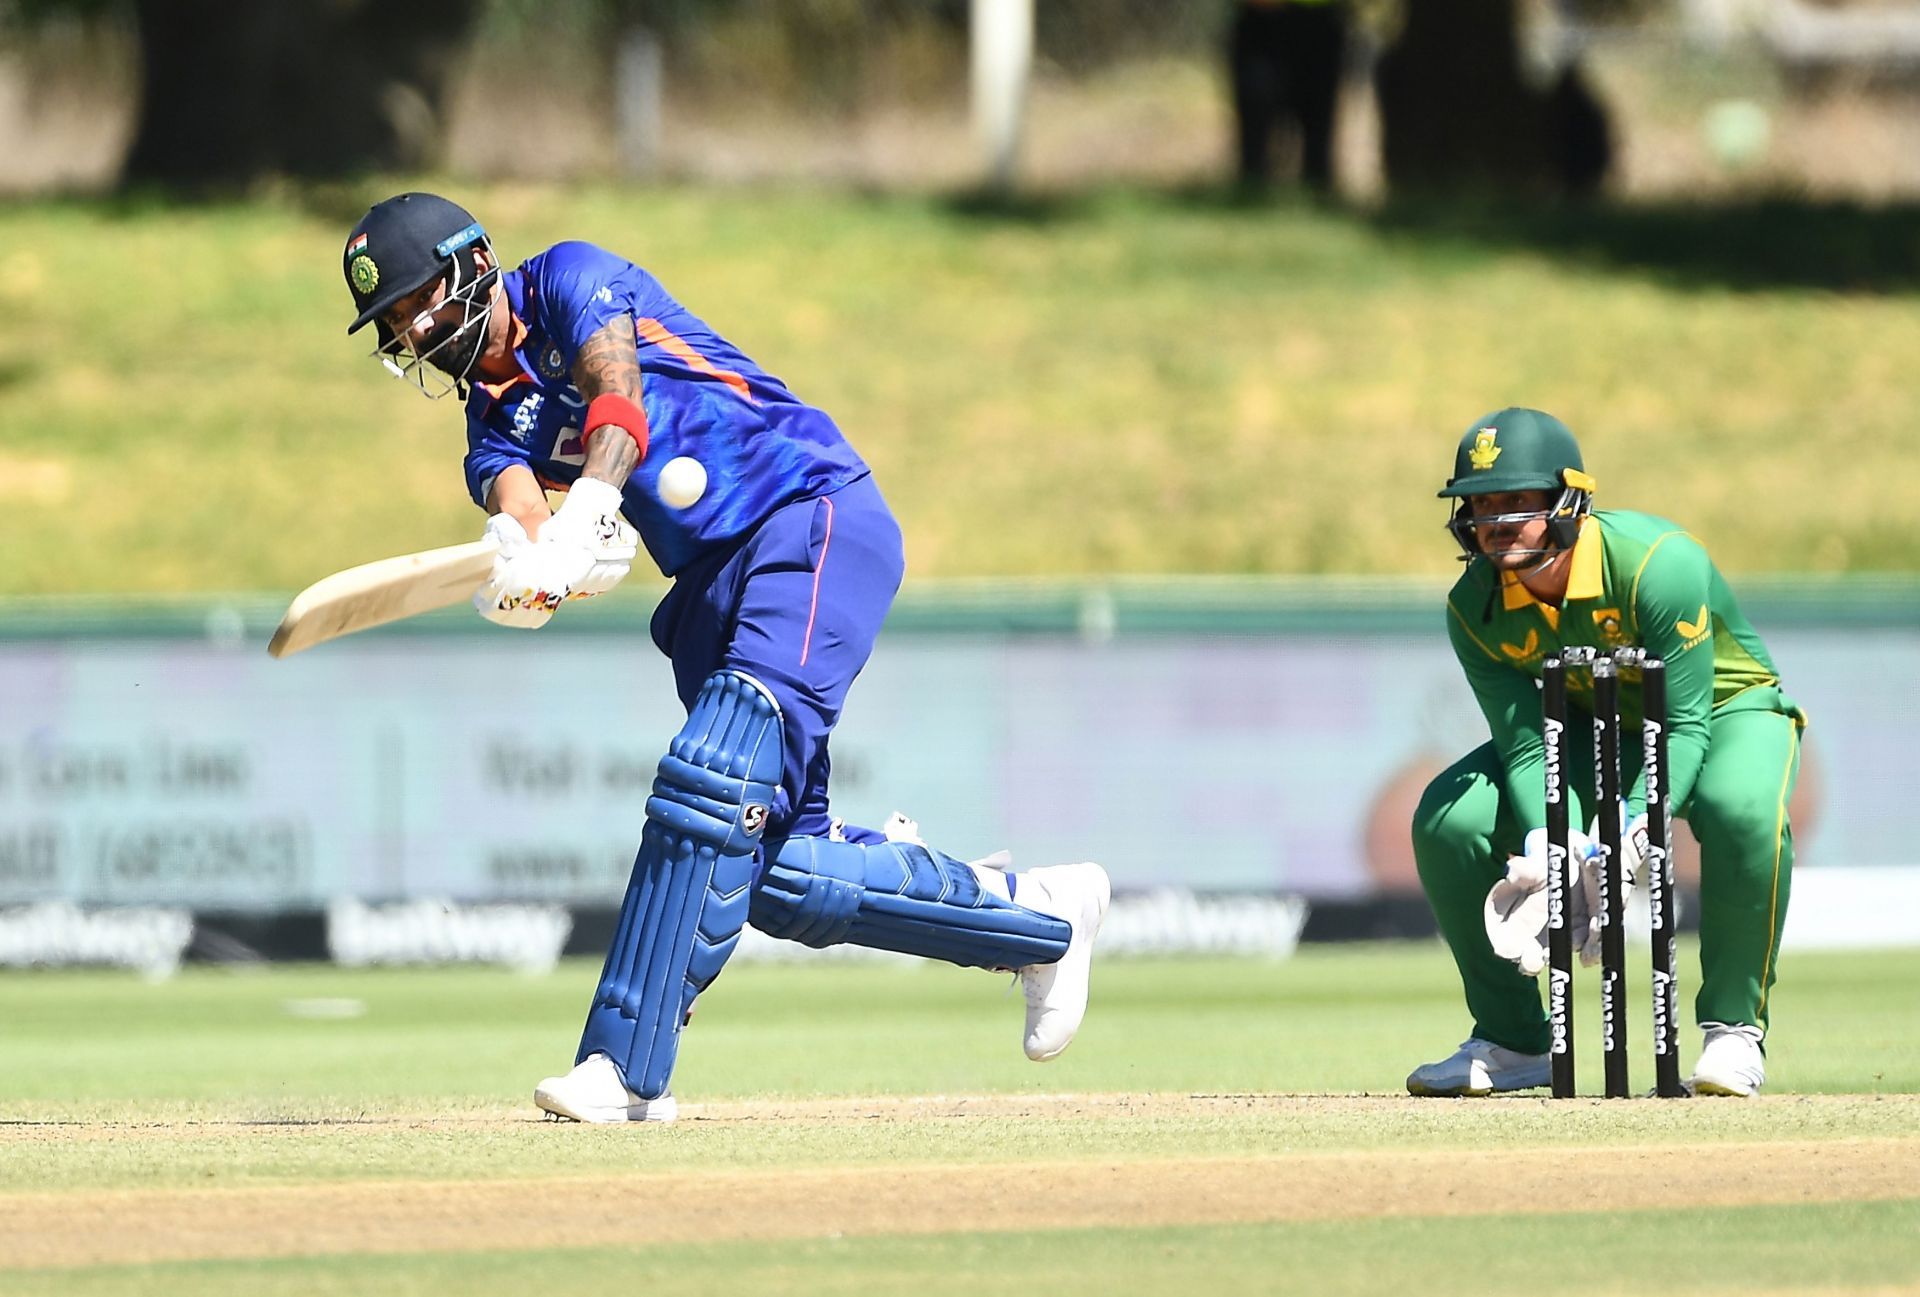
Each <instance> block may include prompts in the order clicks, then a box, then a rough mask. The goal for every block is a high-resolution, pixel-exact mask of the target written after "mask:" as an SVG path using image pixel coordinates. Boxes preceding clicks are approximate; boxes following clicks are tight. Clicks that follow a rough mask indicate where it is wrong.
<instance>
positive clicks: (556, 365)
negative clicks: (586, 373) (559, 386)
mask: <svg viewBox="0 0 1920 1297" xmlns="http://www.w3.org/2000/svg"><path fill="white" fill-rule="evenodd" d="M540 372H541V373H542V374H545V375H546V376H547V377H548V378H559V377H560V376H562V375H563V374H565V373H566V372H567V357H566V355H565V353H563V352H562V351H561V350H560V344H559V343H557V342H556V343H551V344H549V345H548V347H547V349H546V350H545V351H543V352H541V353H540Z"/></svg>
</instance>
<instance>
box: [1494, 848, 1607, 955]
mask: <svg viewBox="0 0 1920 1297" xmlns="http://www.w3.org/2000/svg"><path fill="white" fill-rule="evenodd" d="M1567 851H1568V854H1570V855H1571V856H1572V857H1573V859H1574V861H1575V862H1576V863H1577V864H1579V865H1580V867H1581V875H1580V876H1581V878H1582V880H1583V882H1584V880H1585V878H1586V862H1587V861H1588V860H1589V859H1591V858H1592V856H1593V855H1594V854H1595V852H1594V846H1593V843H1592V842H1591V841H1589V840H1588V838H1587V836H1586V835H1585V834H1584V833H1581V832H1579V831H1577V830H1576V831H1574V832H1571V833H1569V834H1568V835H1567ZM1582 890H1583V888H1580V887H1576V888H1574V889H1573V895H1572V896H1569V897H1568V898H1567V904H1568V906H1569V908H1570V910H1571V913H1570V914H1569V915H1568V918H1569V921H1570V922H1571V923H1572V924H1573V932H1574V934H1575V936H1576V937H1578V936H1580V935H1581V934H1582V933H1584V932H1585V931H1586V926H1585V925H1586V920H1585V919H1583V918H1582V917H1581V910H1582V908H1583V907H1582V904H1581V900H1582V898H1581V892H1582ZM1547 899H1548V898H1547V831H1546V830H1545V829H1534V830H1533V831H1532V832H1530V833H1528V834H1527V840H1526V846H1525V849H1524V850H1523V852H1522V854H1520V855H1517V856H1508V857H1507V876H1506V877H1505V878H1503V879H1501V880H1500V881H1499V882H1497V883H1495V884H1494V885H1493V887H1492V888H1491V889H1490V890H1489V891H1488V892H1487V903H1486V907H1485V909H1484V912H1483V919H1484V921H1485V923H1486V928H1487V942H1488V944H1490V945H1491V946H1492V947H1493V953H1494V954H1496V955H1498V956H1500V957H1501V958H1502V959H1508V960H1512V961H1513V963H1514V964H1516V965H1517V966H1518V967H1519V969H1520V971H1521V972H1523V973H1525V974H1526V975H1527V976H1528V977H1537V976H1539V974H1540V970H1541V969H1543V968H1545V967H1546V966H1547V917H1548V916H1547ZM1598 949H1599V948H1598V947H1597V946H1596V947H1595V950H1596V951H1597V950H1598Z"/></svg>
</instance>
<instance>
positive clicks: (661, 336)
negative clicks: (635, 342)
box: [633, 320, 753, 401]
mask: <svg viewBox="0 0 1920 1297" xmlns="http://www.w3.org/2000/svg"><path fill="white" fill-rule="evenodd" d="M633 327H634V328H635V329H636V330H637V331H638V332H639V334H640V336H641V337H643V338H645V339H646V340H647V341H648V342H651V343H652V344H653V345H654V346H656V347H658V348H660V349H661V350H662V351H664V352H666V353H667V354H668V355H670V356H673V357H674V358H675V359H677V360H680V361H682V362H683V363H685V364H687V365H690V366H692V367H693V368H694V369H697V370H699V371H700V372H701V373H702V374H711V375H713V377H715V378H717V379H719V380H720V381H721V382H723V383H725V384H726V385H727V386H728V387H731V388H732V389H733V390H734V391H736V392H738V393H740V395H742V396H744V397H746V398H747V400H749V401H751V400H753V393H752V391H750V390H749V389H748V387H747V380H746V379H744V378H742V377H741V376H740V375H739V374H736V373H735V372H734V371H732V370H731V369H721V368H720V367H719V366H717V365H715V364H714V363H713V362H712V361H711V360H708V359H707V358H706V357H705V356H703V355H701V354H700V353H699V352H697V351H695V350H694V349H693V348H692V347H690V346H688V345H687V342H686V339H684V338H682V337H681V336H680V335H679V334H677V333H675V332H674V331H673V330H672V329H669V328H668V327H667V326H666V325H664V324H662V323H660V321H658V320H635V321H634V322H633Z"/></svg>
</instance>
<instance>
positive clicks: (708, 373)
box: [465, 243, 867, 576]
mask: <svg viewBox="0 0 1920 1297" xmlns="http://www.w3.org/2000/svg"><path fill="white" fill-rule="evenodd" d="M501 282H502V284H503V285H504V286H505V288H506V293H507V300H508V302H509V303H510V304H511V306H512V309H513V317H514V318H513V337H514V339H515V341H514V358H515V359H516V360H517V361H519V363H520V371H521V372H520V374H519V376H517V377H515V378H512V379H510V380H508V381H507V382H505V383H499V384H493V383H477V384H475V385H474V387H473V390H472V392H471V393H470V394H469V396H468V397H467V456H466V464H465V467H466V476H467V490H468V491H469V492H470V493H471V494H472V496H473V499H474V502H475V503H476V504H480V505H483V506H484V505H485V504H486V499H487V493H488V492H489V491H490V490H492V488H493V483H494V480H495V479H496V478H498V477H499V476H500V474H501V472H502V471H503V470H505V469H506V468H507V467H508V466H509V465H512V464H524V465H526V466H527V467H528V468H530V469H532V470H533V473H534V475H535V476H536V477H538V478H539V479H540V480H541V481H542V482H543V483H545V484H546V485H548V486H550V487H555V488H562V489H563V488H565V487H567V486H570V485H572V483H573V482H574V480H575V479H576V478H578V477H579V476H580V469H581V467H582V466H583V465H584V464H585V463H586V457H587V452H586V447H585V446H584V445H583V444H582V439H581V428H580V425H581V422H582V421H583V420H584V419H585V418H586V413H587V403H586V400H585V399H584V398H583V397H582V396H581V395H580V393H579V391H578V390H577V389H576V388H575V387H574V385H573V382H572V379H571V378H570V376H569V375H570V374H571V372H572V369H573V362H574V358H575V356H576V355H577V354H578V353H579V350H580V347H581V344H583V343H584V342H585V341H586V340H587V339H588V338H589V337H591V336H592V335H593V334H594V333H596V332H598V331H599V330H600V329H601V328H603V327H605V326H606V324H607V322H608V321H609V320H612V319H614V318H616V317H618V316H623V315H624V316H627V317H628V318H630V319H631V320H632V321H633V327H634V343H635V346H636V348H637V349H638V352H639V358H640V373H641V392H642V399H641V405H642V407H643V408H644V409H645V411H646V416H647V441H648V444H647V454H646V457H645V458H644V459H643V460H642V461H641V462H640V464H639V466H638V467H636V468H635V469H634V470H633V473H632V475H631V476H630V477H629V478H628V479H627V483H626V487H625V489H624V491H623V492H622V495H623V497H624V501H623V504H622V508H621V512H622V513H624V514H625V515H626V518H627V521H628V522H630V523H632V524H633V526H634V529H635V530H636V531H638V532H639V533H640V540H641V543H642V544H644V545H645V546H646V547H647V553H648V554H650V555H652V557H653V561H654V562H655V563H656V564H657V565H658V566H659V568H660V571H661V572H662V573H664V574H665V575H667V576H673V575H675V574H676V573H678V572H680V571H681V570H683V569H684V568H686V567H687V566H688V565H689V564H690V563H692V562H693V561H694V560H696V559H698V558H701V557H703V556H705V555H707V554H711V553H714V552H716V551H719V550H723V549H728V548H731V547H732V546H733V545H735V544H736V543H737V542H738V541H739V540H740V538H741V537H742V536H744V535H746V534H747V533H748V532H750V531H752V530H753V528H754V527H755V526H756V525H757V524H759V523H760V521H761V520H762V519H764V518H766V517H767V516H768V515H769V514H771V513H773V512H774V511H775V510H776V509H778V508H780V507H781V506H782V505H785V504H790V503H792V502H793V501H795V500H805V499H812V498H817V497H819V496H823V495H827V494H829V493H830V492H833V491H836V490H838V489H839V488H840V487H843V486H845V485H846V484H847V483H849V482H852V481H855V480H857V479H859V478H861V477H863V476H865V475H866V473H867V466H866V464H865V463H864V462H862V460H861V459H860V456H859V455H858V454H856V453H855V452H854V449H853V447H852V446H851V445H849V444H848V443H847V439H846V438H845V437H844V436H842V435H841V433H840V429H839V428H838V427H837V426H835V424H834V422H833V420H832V419H830V418H828V417H827V415H826V414H825V413H824V412H822V411H820V410H817V409H815V408H814V407H813V406H810V405H808V404H807V403H806V402H804V401H802V400H801V399H800V398H799V397H797V396H795V395H794V394H793V393H792V392H790V391H788V390H787V387H786V385H785V384H784V383H782V382H781V381H780V380H779V379H777V378H775V377H774V376H773V375H771V374H769V373H767V372H766V371H765V370H763V369H761V368H760V367H759V366H758V365H756V364H754V363H753V361H751V360H749V359H748V358H747V357H746V356H745V355H744V354H742V353H741V352H740V351H739V350H738V349H737V348H735V347H734V346H733V344H732V343H730V342H728V341H727V340H726V339H725V338H722V337H721V336H720V335H719V334H717V333H715V332H714V331H713V330H712V329H710V328H708V327H707V326H706V324H705V323H703V322H702V321H701V320H700V319H699V318H697V317H696V316H694V315H693V314H692V313H691V312H689V311H688V310H687V309H686V308H685V307H683V306H681V305H680V303H678V302H676V301H675V300H674V299H673V298H672V297H670V296H669V295H668V294H667V291H666V290H665V289H664V288H662V287H661V286H660V282H659V281H658V280H657V279H655V278H654V277H653V276H652V275H650V274H648V273H647V272H646V271H644V270H642V269H641V268H640V267H638V266H636V265H634V264H633V263H632V262H630V261H627V260H626V259H625V258H623V257H618V256H615V255H614V254H612V253H610V252H607V251H606V250H604V249H602V248H597V247H595V246H593V245H592V244H590V243H556V244H555V245H554V246H553V247H551V248H549V249H547V250H546V251H545V252H543V253H541V254H540V255H538V256H536V257H532V258H530V259H529V260H527V261H526V262H524V263H522V264H521V266H520V267H519V268H518V269H517V270H510V271H507V272H506V273H505V274H503V275H502V276H501ZM679 455H688V456H691V457H692V458H694V459H696V460H698V461H699V462H700V464H701V466H702V467H704V468H705V469H706V470H707V491H706V494H705V495H704V496H702V497H701V498H700V499H699V501H697V502H696V503H695V504H694V505H692V506H691V507H690V508H687V509H684V510H673V509H669V508H667V507H666V506H665V505H663V504H662V503H660V497H659V495H658V493H657V490H656V480H657V478H658V476H659V473H660V466H661V465H663V464H665V463H666V462H667V461H668V460H670V459H673V458H674V457H676V456H679Z"/></svg>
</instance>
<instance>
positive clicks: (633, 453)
mask: <svg viewBox="0 0 1920 1297" xmlns="http://www.w3.org/2000/svg"><path fill="white" fill-rule="evenodd" d="M573 385H574V386H575V387H577V388H579V389H580V395H581V396H583V397H585V398H586V399H587V400H588V401H589V402H591V401H592V400H593V398H594V397H596V396H599V395H601V394H603V393H606V392H617V393H618V394H620V395H621V396H624V397H626V398H627V399H628V400H629V401H632V402H633V403H634V404H635V405H639V404H640V352H639V348H638V345H637V344H636V343H635V342H634V332H633V320H632V318H631V317H630V316H625V315H616V316H614V317H613V318H612V319H611V320H608V321H607V322H606V324H605V325H604V326H602V327H601V328H600V329H598V330H596V331H595V332H594V334H593V336H592V337H590V338H588V339H587V340H586V342H584V343H582V344H581V347H580V354H579V355H578V356H576V357H575V358H574V362H573ZM639 462H640V448H639V447H638V446H636V445H635V444H634V441H633V438H632V437H629V436H627V435H626V434H625V433H623V432H620V431H618V430H613V431H607V430H604V429H603V430H601V431H599V432H597V433H595V434H594V436H593V440H592V441H591V442H589V443H588V445H587V462H586V466H585V467H584V468H582V469H581V470H580V472H581V476H583V477H592V478H598V479H599V480H600V481H602V482H610V483H612V484H613V485H614V486H623V485H625V483H626V480H627V475H628V474H629V473H631V472H633V469H634V465H636V464H638V463H639Z"/></svg>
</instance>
